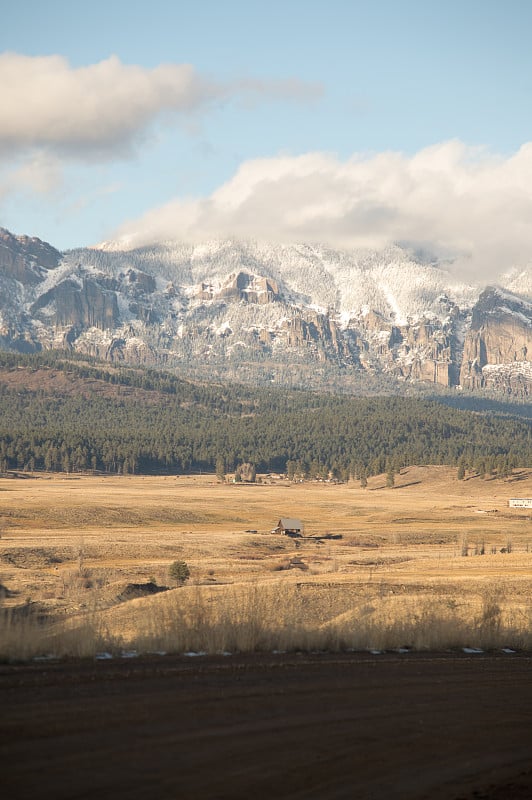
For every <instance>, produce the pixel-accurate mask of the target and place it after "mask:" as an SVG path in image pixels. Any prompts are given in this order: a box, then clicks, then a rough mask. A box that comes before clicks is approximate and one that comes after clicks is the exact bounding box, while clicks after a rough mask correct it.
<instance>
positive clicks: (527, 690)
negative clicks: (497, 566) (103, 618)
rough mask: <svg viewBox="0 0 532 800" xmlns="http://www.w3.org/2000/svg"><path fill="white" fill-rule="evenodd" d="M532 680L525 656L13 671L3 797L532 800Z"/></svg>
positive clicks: (4, 693)
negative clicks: (483, 799)
mask: <svg viewBox="0 0 532 800" xmlns="http://www.w3.org/2000/svg"><path fill="white" fill-rule="evenodd" d="M531 678H532V658H531V657H530V656H523V655H514V656H503V655H501V656H481V655H475V656H470V657H467V656H462V655H454V656H450V655H444V656H426V655H414V654H409V655H385V656H370V655H348V656H333V655H315V656H307V655H293V656H281V655H279V656H260V657H259V656H250V657H235V656H233V657H225V658H223V657H217V658H208V659H207V658H194V659H192V658H188V659H187V658H183V657H181V658H174V657H168V656H167V657H164V658H152V659H151V660H150V659H143V660H141V659H135V660H127V661H126V660H120V661H108V662H91V663H84V664H78V665H68V664H61V663H59V664H46V665H44V664H33V665H31V666H18V667H16V666H3V667H0V703H1V708H2V726H1V730H2V735H1V737H0V759H1V761H2V765H3V766H2V768H1V778H2V780H1V784H2V785H3V789H4V792H3V796H5V797H9V798H12V800H19V799H20V800H22V798H28V800H30V798H31V800H39V798H49V797H50V798H52V797H53V798H57V800H61V798H64V799H65V800H67V798H68V800H74V798H92V797H95V798H96V797H97V798H129V800H135V799H136V798H143V800H145V799H146V798H158V799H161V798H162V799H163V800H164V798H185V799H186V800H188V799H189V798H190V800H204V799H205V798H210V799H220V800H222V799H223V800H229V798H231V800H237V798H238V800H240V799H241V798H242V800H243V798H246V800H248V798H302V799H303V798H316V799H317V798H319V800H325V799H328V798H358V799H361V800H370V798H371V799H372V800H377V798H378V799H379V800H380V798H382V799H383V800H384V799H386V800H394V798H401V799H403V798H405V800H406V798H408V800H421V798H427V799H428V798H430V800H439V799H440V798H441V800H443V798H445V800H451V799H452V798H466V797H467V798H469V797H471V798H472V797H476V798H477V800H478V798H489V800H495V799H497V800H511V799H512V798H530V797H532V680H531ZM475 790H476V792H475Z"/></svg>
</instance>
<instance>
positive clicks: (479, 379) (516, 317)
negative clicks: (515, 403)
mask: <svg viewBox="0 0 532 800" xmlns="http://www.w3.org/2000/svg"><path fill="white" fill-rule="evenodd" d="M460 383H461V384H462V386H464V387H465V388H469V389H483V388H491V389H502V390H503V391H505V392H509V393H511V394H519V395H525V396H528V395H529V394H531V393H532V303H530V302H528V301H526V300H524V299H521V298H518V297H515V296H513V295H510V294H508V293H507V292H504V291H502V290H501V289H497V288H494V287H489V288H487V289H486V290H485V291H484V292H482V294H481V295H480V297H479V300H478V302H477V304H476V305H475V307H474V308H473V312H472V316H471V326H470V329H469V330H468V332H467V334H466V338H465V343H464V353H463V360H462V367H461V370H460Z"/></svg>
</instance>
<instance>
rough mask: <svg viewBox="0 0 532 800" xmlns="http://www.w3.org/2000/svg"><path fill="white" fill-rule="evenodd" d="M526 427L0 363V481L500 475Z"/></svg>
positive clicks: (28, 359)
mask: <svg viewBox="0 0 532 800" xmlns="http://www.w3.org/2000/svg"><path fill="white" fill-rule="evenodd" d="M531 428H532V426H531V423H530V420H526V419H518V418H514V417H511V416H498V415H496V414H493V413H491V414H481V413H478V412H472V411H463V410H457V409H453V408H450V407H448V406H445V405H442V404H440V403H437V402H435V401H428V400H427V401H422V400H418V399H409V398H392V397H372V398H352V397H345V396H332V395H323V394H320V395H318V394H314V393H310V392H294V391H290V392H283V391H282V390H279V389H276V390H253V389H250V388H244V387H241V386H230V387H228V386H223V387H222V386H216V385H206V384H199V383H191V382H188V381H183V380H180V379H178V378H176V377H175V376H174V375H171V374H169V373H162V372H156V371H153V370H144V369H130V368H112V367H109V366H108V365H103V364H97V363H94V362H93V363H91V362H89V361H87V360H83V361H82V360H76V359H73V358H72V356H71V355H69V356H68V357H67V356H66V355H64V354H63V355H61V354H56V353H53V352H48V353H46V354H38V355H32V356H23V355H18V354H7V353H0V470H1V471H3V472H5V471H7V470H31V471H34V470H51V471H54V470H62V471H66V472H72V471H84V470H103V471H106V472H113V473H116V472H123V473H153V472H174V473H175V472H186V471H193V470H205V471H213V472H214V471H215V470H216V471H217V472H218V473H220V472H222V471H227V472H233V471H234V470H235V469H236V467H237V466H238V465H239V464H241V463H243V462H251V463H252V464H254V465H255V467H256V469H257V471H259V472H265V471H270V470H275V471H283V472H284V471H288V472H289V473H290V474H295V475H300V476H302V477H318V476H326V475H328V474H329V473H332V474H333V476H334V477H337V478H340V479H345V478H347V477H348V476H349V475H356V476H360V475H364V474H367V475H370V474H376V473H380V472H383V471H385V470H386V471H396V470H398V469H399V468H401V467H403V466H407V465H410V464H451V465H456V464H461V465H462V466H465V467H472V468H475V469H476V470H477V471H479V472H481V473H484V472H486V473H490V472H494V471H497V472H498V473H499V474H501V475H504V474H507V472H508V470H509V469H511V467H513V466H529V465H530V464H532V435H531Z"/></svg>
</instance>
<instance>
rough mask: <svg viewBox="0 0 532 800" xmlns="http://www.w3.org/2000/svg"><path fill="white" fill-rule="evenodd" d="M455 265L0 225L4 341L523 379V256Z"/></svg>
mask: <svg viewBox="0 0 532 800" xmlns="http://www.w3.org/2000/svg"><path fill="white" fill-rule="evenodd" d="M499 283H500V286H499V287H497V286H489V287H478V286H474V285H472V284H469V283H467V282H464V281H460V280H458V279H457V278H456V277H455V276H454V275H453V274H452V272H451V271H450V270H449V268H448V264H438V263H435V262H434V260H433V259H430V258H425V259H423V258H420V257H419V255H416V254H413V253H412V252H411V251H409V250H408V249H406V248H401V247H399V246H393V247H390V248H387V249H386V250H384V251H381V252H376V251H340V250H335V249H333V248H329V247H326V246H325V245H323V246H318V245H315V244H313V245H309V244H294V245H286V244H283V245H271V244H264V243H262V244H261V243H256V242H243V241H235V240H226V241H211V242H204V243H202V244H185V243H180V242H165V243H162V244H158V245H152V246H147V247H143V248H138V249H134V250H119V249H116V248H115V247H113V246H111V245H110V244H109V243H107V244H106V245H105V246H102V247H99V248H80V249H77V250H71V251H67V252H65V253H60V252H59V251H58V250H56V249H55V248H53V247H52V246H51V245H48V244H47V243H45V242H41V241H40V240H38V239H32V238H30V237H24V236H22V237H16V236H14V235H13V234H11V233H10V232H9V231H6V230H5V229H0V298H1V301H0V346H1V347H2V348H3V349H6V350H18V351H22V352H34V351H37V350H39V349H51V348H62V349H64V348H66V349H68V348H72V349H75V350H77V351H79V352H82V353H86V354H88V355H93V356H96V357H98V358H104V359H105V360H108V361H111V362H123V363H131V364H145V365H151V366H165V367H166V368H174V369H178V370H180V371H181V372H182V373H183V374H189V375H193V376H194V375H195V376H196V377H198V376H203V377H205V378H209V377H210V376H213V377H217V378H220V377H221V378H223V377H224V376H226V377H228V378H229V379H234V378H235V377H236V378H238V379H239V380H240V381H244V382H250V383H257V384H260V383H268V382H270V383H281V384H282V383H284V382H286V381H287V380H288V381H289V382H290V384H291V385H298V382H299V384H300V385H302V386H306V387H308V388H310V387H312V386H314V387H315V388H319V387H320V386H321V387H323V386H327V385H331V384H332V385H335V384H338V385H342V387H343V388H349V383H350V381H351V382H352V383H353V387H355V386H356V387H357V390H358V389H360V388H362V387H363V384H364V381H371V380H379V381H382V382H390V381H391V382H399V383H401V384H408V385H412V386H414V385H416V384H418V383H419V382H422V383H433V384H439V385H442V386H447V387H453V386H460V387H464V388H468V389H476V390H483V389H484V388H490V389H494V390H495V391H501V392H507V393H510V394H513V395H516V396H520V397H524V396H525V397H526V396H528V395H529V394H530V393H531V391H532V374H531V373H532V365H531V361H532V292H531V294H527V292H528V291H529V287H530V285H531V270H530V268H528V269H525V270H521V271H518V270H513V271H510V272H507V273H506V274H501V276H499Z"/></svg>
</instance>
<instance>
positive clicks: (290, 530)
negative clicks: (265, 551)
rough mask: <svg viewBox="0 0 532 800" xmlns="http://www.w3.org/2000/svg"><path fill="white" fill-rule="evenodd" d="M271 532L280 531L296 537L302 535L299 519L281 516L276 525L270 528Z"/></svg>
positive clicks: (285, 534)
mask: <svg viewBox="0 0 532 800" xmlns="http://www.w3.org/2000/svg"><path fill="white" fill-rule="evenodd" d="M272 533H282V534H283V535H284V536H292V537H293V538H298V537H300V536H303V525H302V523H301V520H299V519H289V518H288V517H281V519H280V520H279V522H278V523H277V527H275V528H274V529H273V530H272Z"/></svg>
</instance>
